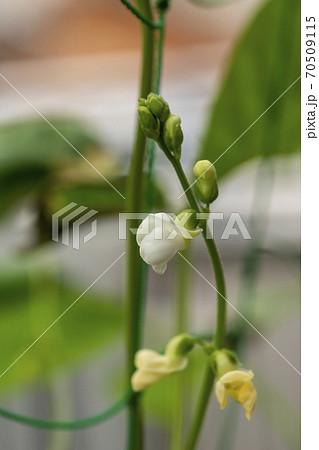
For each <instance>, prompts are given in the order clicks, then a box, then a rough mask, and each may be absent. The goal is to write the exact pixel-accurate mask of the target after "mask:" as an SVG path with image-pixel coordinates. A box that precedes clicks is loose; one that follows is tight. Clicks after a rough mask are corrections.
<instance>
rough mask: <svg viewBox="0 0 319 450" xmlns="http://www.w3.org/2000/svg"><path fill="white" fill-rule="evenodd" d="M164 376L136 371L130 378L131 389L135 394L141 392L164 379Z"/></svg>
mask: <svg viewBox="0 0 319 450" xmlns="http://www.w3.org/2000/svg"><path fill="white" fill-rule="evenodd" d="M166 376H167V375H166V374H161V373H153V372H147V371H145V370H136V371H135V372H134V373H133V375H132V378H131V384H132V388H133V390H134V391H135V392H140V391H143V390H144V389H146V388H148V387H149V386H152V385H153V384H155V383H157V382H158V381H160V380H161V379H162V378H165V377H166Z"/></svg>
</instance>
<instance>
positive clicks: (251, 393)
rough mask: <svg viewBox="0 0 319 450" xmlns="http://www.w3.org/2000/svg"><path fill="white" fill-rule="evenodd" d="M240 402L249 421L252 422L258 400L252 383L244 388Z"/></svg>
mask: <svg viewBox="0 0 319 450" xmlns="http://www.w3.org/2000/svg"><path fill="white" fill-rule="evenodd" d="M238 400H239V403H241V404H242V405H243V407H244V410H245V415H246V417H247V419H248V420H250V419H251V415H252V412H253V411H254V409H255V405H256V400H257V392H256V389H255V387H254V385H253V383H252V382H251V381H248V382H247V383H245V384H244V385H243V386H242V388H241V390H240V393H239V396H238Z"/></svg>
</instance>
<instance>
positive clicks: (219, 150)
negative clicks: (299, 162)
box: [200, 0, 300, 177]
mask: <svg viewBox="0 0 319 450" xmlns="http://www.w3.org/2000/svg"><path fill="white" fill-rule="evenodd" d="M299 30H300V2H298V0H276V1H274V0H270V1H268V2H267V3H266V4H265V5H263V6H262V8H261V9H260V11H259V12H258V13H257V15H256V16H255V17H254V19H253V20H252V22H251V23H250V25H249V26H248V28H247V29H246V31H245V32H244V34H243V36H242V37H241V39H240V41H239V43H238V45H237V47H236V49H235V51H234V54H233V56H232V59H231V63H230V67H229V70H228V73H227V75H226V77H225V80H224V82H223V85H222V87H221V90H220V92H219V95H218V97H217V99H216V102H214V104H213V106H212V112H211V114H210V118H209V121H208V127H207V130H206V132H205V136H204V140H203V144H202V146H201V149H200V158H201V159H209V160H210V161H212V162H215V161H216V160H217V159H218V158H220V159H218V161H216V170H217V173H218V176H219V177H222V176H224V175H225V174H227V173H229V172H230V171H231V170H233V169H234V168H236V167H238V166H239V165H240V164H242V163H244V162H246V161H248V160H250V159H251V158H254V157H256V156H261V155H266V156H273V155H276V154H286V155H289V154H291V153H293V152H296V151H298V150H299V147H300V81H297V82H296V83H295V84H294V85H293V86H292V87H291V88H290V89H289V90H288V91H287V92H286V93H285V94H284V95H283V96H282V97H281V98H280V99H279V100H278V101H277V102H276V103H275V104H274V105H273V106H272V107H271V108H270V109H269V110H268V111H267V112H265V111H266V110H267V108H269V107H270V105H271V104H272V103H273V102H275V101H276V99H278V98H279V96H280V95H281V94H283V92H284V91H285V90H286V89H288V88H289V86H291V85H292V83H294V82H295V81H296V80H297V79H298V77H299V76H300V33H299ZM263 113H264V115H263V116H262V117H260V116H261V115H262V114H263ZM258 117H260V119H259V120H258V121H257V122H256V123H255V124H254V125H252V124H253V123H254V122H255V121H256V119H258ZM251 125H252V126H251ZM250 126H251V128H250V129H249V130H247V129H248V127H250ZM246 130H247V132H246V133H245V131H246ZM243 133H245V134H243ZM242 134H243V136H242V137H240V136H241V135H242ZM237 139H238V141H237V142H235V141H236V140H237ZM227 149H228V150H227ZM224 152H225V153H224ZM223 153H224V154H223ZM221 155H222V156H221Z"/></svg>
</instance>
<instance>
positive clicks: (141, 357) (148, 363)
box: [134, 349, 167, 372]
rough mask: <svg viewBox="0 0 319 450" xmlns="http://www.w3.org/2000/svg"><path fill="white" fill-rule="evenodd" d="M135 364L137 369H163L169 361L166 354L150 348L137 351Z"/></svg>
mask: <svg viewBox="0 0 319 450" xmlns="http://www.w3.org/2000/svg"><path fill="white" fill-rule="evenodd" d="M134 364H135V366H136V368H137V369H141V370H151V371H152V372H153V371H162V370H165V369H166V365H167V361H166V356H165V355H160V354H159V353H158V352H155V351H154V350H149V349H142V350H139V351H138V352H136V354H135V358H134Z"/></svg>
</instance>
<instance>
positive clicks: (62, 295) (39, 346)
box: [0, 262, 123, 391]
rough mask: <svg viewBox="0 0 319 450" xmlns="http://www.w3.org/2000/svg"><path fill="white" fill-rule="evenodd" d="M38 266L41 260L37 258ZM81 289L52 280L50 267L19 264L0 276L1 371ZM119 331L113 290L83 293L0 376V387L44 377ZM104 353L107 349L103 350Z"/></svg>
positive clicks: (119, 311)
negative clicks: (110, 291)
mask: <svg viewBox="0 0 319 450" xmlns="http://www.w3.org/2000/svg"><path fill="white" fill-rule="evenodd" d="M42 266H43V263H42ZM83 291H84V288H77V287H74V286H70V285H67V284H66V283H63V282H61V281H58V280H57V277H56V276H54V274H53V273H52V270H47V269H43V268H42V269H39V266H38V267H36V270H34V268H33V269H32V268H31V269H30V264H28V263H27V262H26V264H23V263H20V264H18V265H17V264H15V265H14V266H10V267H9V268H7V269H5V268H2V270H1V276H0V309H1V315H0V355H1V357H0V374H2V373H3V372H4V371H5V370H6V369H7V368H8V367H9V366H10V365H11V364H12V363H13V362H14V361H15V360H16V359H17V358H18V357H19V356H20V355H21V354H22V353H23V352H24V351H25V350H26V349H27V348H28V347H29V346H30V345H31V344H32V343H33V342H34V341H35V340H36V339H37V338H38V337H39V336H40V335H41V334H42V333H43V332H44V331H45V330H46V329H47V328H48V327H49V326H50V325H51V324H52V323H53V322H54V321H55V320H56V319H57V318H58V317H59V316H60V315H61V314H62V313H63V312H64V311H66V310H67V308H68V307H69V306H71V305H72V303H73V302H75V301H76V299H78V298H79V296H80V295H81V294H82V293H83ZM120 332H123V330H122V305H121V301H120V299H119V297H118V296H117V295H113V296H112V295H109V296H107V297H106V298H105V296H104V295H103V296H102V295H101V294H94V293H93V292H92V291H90V292H87V293H86V294H85V295H83V297H81V298H79V299H78V301H76V303H75V304H74V305H73V306H72V308H71V309H70V310H69V311H67V312H66V314H65V315H63V317H61V319H59V320H58V321H57V323H56V324H54V326H52V328H50V329H49V330H48V331H47V333H45V334H44V335H43V336H42V337H41V338H40V339H39V340H38V341H37V342H36V344H35V345H34V346H33V347H32V348H30V350H28V352H27V353H26V354H25V355H24V356H23V357H22V358H21V359H20V360H19V361H18V362H17V363H16V364H14V365H13V366H12V368H10V369H9V370H8V372H7V373H5V374H4V375H3V377H2V378H1V383H0V391H1V390H3V389H7V388H8V387H10V386H11V387H12V386H13V385H16V384H19V386H21V385H22V384H23V383H26V382H31V381H32V382H34V381H36V380H39V379H42V378H44V377H45V376H46V375H47V374H48V373H50V372H51V370H54V369H56V368H57V367H59V366H61V365H63V366H70V365H71V364H74V362H75V361H76V360H78V359H79V358H82V357H83V356H84V355H87V354H89V353H90V352H92V351H93V350H94V349H96V348H98V347H100V346H102V345H104V346H106V344H110V343H111V342H112V340H113V339H114V338H115V337H116V336H118V335H119V333H120ZM105 357H106V358H107V354H106V355H105Z"/></svg>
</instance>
